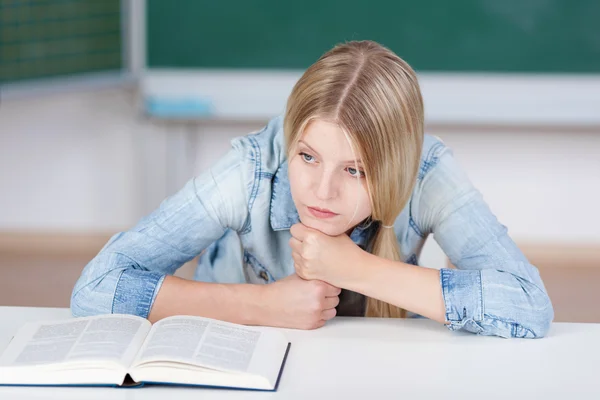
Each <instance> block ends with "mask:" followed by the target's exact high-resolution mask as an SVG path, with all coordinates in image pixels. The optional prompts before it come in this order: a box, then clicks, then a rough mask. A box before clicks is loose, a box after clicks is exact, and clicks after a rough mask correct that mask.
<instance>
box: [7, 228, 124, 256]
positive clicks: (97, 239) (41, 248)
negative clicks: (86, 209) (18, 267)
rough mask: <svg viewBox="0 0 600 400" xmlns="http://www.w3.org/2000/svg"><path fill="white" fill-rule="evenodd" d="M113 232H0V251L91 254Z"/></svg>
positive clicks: (39, 253) (95, 251) (98, 248)
mask: <svg viewBox="0 0 600 400" xmlns="http://www.w3.org/2000/svg"><path fill="white" fill-rule="evenodd" d="M112 235H113V233H76V232H75V233H70V232H69V233H65V232H43V233H41V232H0V253H2V254H5V255H12V254H14V255H32V256H49V257H50V256H93V255H95V254H96V253H98V252H99V251H100V249H102V247H103V246H104V245H105V244H106V242H108V240H109V239H110V238H111V236H112Z"/></svg>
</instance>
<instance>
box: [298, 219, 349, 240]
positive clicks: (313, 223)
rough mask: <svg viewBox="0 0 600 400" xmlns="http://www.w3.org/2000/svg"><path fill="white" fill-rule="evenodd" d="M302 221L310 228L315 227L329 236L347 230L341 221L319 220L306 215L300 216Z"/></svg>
mask: <svg viewBox="0 0 600 400" xmlns="http://www.w3.org/2000/svg"><path fill="white" fill-rule="evenodd" d="M300 222H302V223H303V224H304V225H306V226H308V227H309V228H312V229H315V230H317V231H320V232H322V233H324V234H326V235H329V236H337V235H339V234H341V233H344V232H345V229H344V226H340V223H339V222H338V223H335V222H329V221H326V220H318V219H315V218H309V217H305V216H301V217H300Z"/></svg>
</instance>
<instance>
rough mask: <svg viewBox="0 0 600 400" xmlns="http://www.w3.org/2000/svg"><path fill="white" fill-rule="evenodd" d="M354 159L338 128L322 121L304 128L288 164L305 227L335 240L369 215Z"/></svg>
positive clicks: (360, 173)
mask: <svg viewBox="0 0 600 400" xmlns="http://www.w3.org/2000/svg"><path fill="white" fill-rule="evenodd" d="M355 151H356V150H355ZM357 156H358V154H356V155H355V154H353V152H352V148H351V146H350V143H349V142H348V140H347V139H346V136H345V135H344V132H343V131H342V130H341V129H340V127H339V126H338V125H336V124H333V123H330V122H326V121H321V120H313V121H312V122H310V123H309V124H308V125H307V127H306V129H305V130H304V133H303V134H302V137H301V139H300V141H299V142H298V145H297V147H296V148H295V149H293V151H292V153H291V155H290V159H289V160H288V174H289V179H290V186H291V191H292V198H293V199H294V204H295V205H296V208H297V209H298V214H299V215H300V221H302V223H303V224H304V225H306V226H308V227H310V228H313V229H317V230H319V231H321V232H323V233H325V234H328V235H331V236H336V235H339V234H341V233H343V232H347V231H349V230H350V229H351V228H353V227H354V226H356V225H358V224H359V223H360V222H361V221H363V220H364V219H365V218H367V217H368V216H369V215H371V204H370V202H369V196H368V193H367V183H366V178H365V176H364V172H363V171H364V170H363V167H362V164H361V160H360V159H356V157H357ZM355 160H356V161H357V162H358V169H357V168H356V164H355Z"/></svg>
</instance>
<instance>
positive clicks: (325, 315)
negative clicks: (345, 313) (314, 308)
mask: <svg viewBox="0 0 600 400" xmlns="http://www.w3.org/2000/svg"><path fill="white" fill-rule="evenodd" d="M336 314H337V311H336V309H335V308H330V309H329V310H323V311H322V312H321V320H323V321H329V320H330V319H332V318H333V317H335V315H336Z"/></svg>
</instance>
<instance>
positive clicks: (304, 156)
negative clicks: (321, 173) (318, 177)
mask: <svg viewBox="0 0 600 400" xmlns="http://www.w3.org/2000/svg"><path fill="white" fill-rule="evenodd" d="M300 155H301V156H302V159H303V160H304V162H306V163H308V164H312V163H314V162H315V158H314V157H313V156H311V155H310V154H306V153H300Z"/></svg>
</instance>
